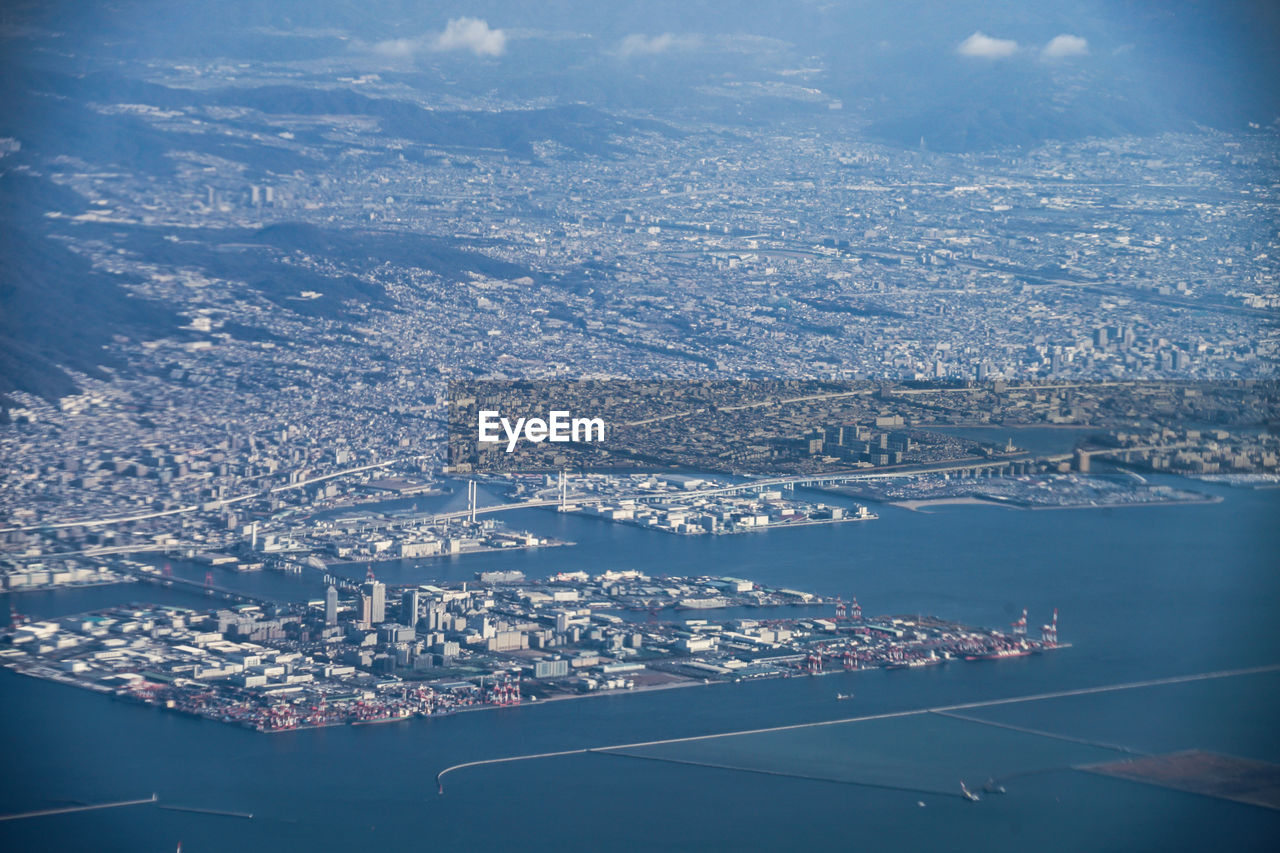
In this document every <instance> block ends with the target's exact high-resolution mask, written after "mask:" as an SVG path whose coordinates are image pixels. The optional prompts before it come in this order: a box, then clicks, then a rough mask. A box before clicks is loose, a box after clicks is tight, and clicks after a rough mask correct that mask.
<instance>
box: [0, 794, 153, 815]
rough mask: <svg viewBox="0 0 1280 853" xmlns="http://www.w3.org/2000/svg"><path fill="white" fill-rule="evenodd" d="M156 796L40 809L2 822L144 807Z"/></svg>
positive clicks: (22, 813)
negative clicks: (127, 807)
mask: <svg viewBox="0 0 1280 853" xmlns="http://www.w3.org/2000/svg"><path fill="white" fill-rule="evenodd" d="M155 801H156V795H155V794H152V795H151V796H150V797H147V798H146V799H143V800H120V801H119V802H115V803H94V804H91V805H85V806H64V807H62V808H56V809H40V810H38V811H34V812H20V813H18V814H7V815H0V821H4V820H26V819H27V818H32V817H48V816H50V815H59V814H73V813H75V812H92V811H97V810H98V809H119V808H124V807H125V806H142V805H146V804H148V803H154V802H155Z"/></svg>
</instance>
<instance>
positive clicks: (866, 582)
mask: <svg viewBox="0 0 1280 853" xmlns="http://www.w3.org/2000/svg"><path fill="white" fill-rule="evenodd" d="M1170 481H1171V482H1182V481H1178V480H1175V479H1172V478H1171V479H1170ZM1197 488H1201V489H1203V490H1205V491H1209V492H1211V493H1213V494H1217V495H1221V496H1222V497H1223V501H1222V502H1221V503H1217V504H1208V505H1200V506H1167V507H1152V508H1146V509H1144V510H1143V511H1141V512H1136V511H1129V510H1109V509H1100V510H1096V511H1094V512H1070V513H1062V512H1041V513H1009V512H1007V511H1003V510H1000V509H997V508H992V507H982V506H955V507H945V508H937V509H935V510H934V511H932V512H930V513H927V514H922V513H912V512H909V511H906V510H901V509H898V508H895V507H888V506H885V507H880V508H878V511H879V513H880V515H881V518H880V520H879V521H877V522H875V523H873V524H867V525H822V526H814V527H807V528H803V529H797V530H777V531H768V532H766V533H765V534H763V535H760V536H752V537H694V538H686V537H670V536H659V535H657V534H655V533H652V532H649V531H643V530H639V529H635V528H629V527H625V526H620V525H611V524H607V523H603V522H600V521H597V520H593V519H583V518H572V517H567V516H564V515H561V514H556V513H553V512H544V511H539V510H529V511H524V512H521V513H517V514H515V516H516V517H515V518H513V520H512V524H513V525H516V526H520V527H527V528H528V529H530V530H534V531H535V532H537V533H538V534H539V535H549V536H554V537H556V538H561V539H568V540H571V541H575V542H578V543H579V545H578V546H576V547H573V548H557V549H547V550H541V551H540V550H536V549H535V550H529V551H522V552H520V553H515V554H491V555H490V554H486V555H472V556H466V557H462V558H448V559H444V560H432V561H417V562H418V563H419V565H418V566H416V567H415V565H413V564H412V563H405V564H400V565H390V564H389V565H386V566H383V567H382V568H381V570H380V572H379V576H380V577H381V578H383V579H384V580H386V581H387V582H388V583H406V582H410V581H425V580H428V579H430V578H433V577H444V578H447V579H454V580H469V579H472V578H473V577H474V574H475V573H476V572H479V571H484V570H491V569H519V570H522V571H524V572H525V573H526V574H527V575H529V576H530V577H535V576H545V575H546V574H549V573H552V572H554V571H561V570H566V571H571V570H577V569H582V570H586V571H600V570H604V569H625V568H639V569H642V570H649V571H657V569H655V568H654V567H661V571H664V572H671V573H686V572H687V573H690V574H692V573H695V572H715V573H721V574H732V575H734V576H739V577H746V578H751V579H753V580H757V581H760V582H762V583H767V584H778V585H788V586H799V587H801V588H806V589H813V590H817V591H821V592H822V593H824V594H831V595H835V594H842V595H844V596H845V597H846V598H848V597H849V596H851V595H857V596H858V598H859V599H860V601H861V602H862V604H863V606H864V607H865V608H869V609H870V610H871V611H873V612H914V611H916V610H921V611H923V612H925V613H932V614H936V615H938V616H941V617H943V618H948V619H955V620H957V621H964V622H967V623H970V624H984V625H992V626H994V627H1004V626H1005V625H1007V623H1008V622H1009V621H1012V619H1013V618H1015V617H1016V615H1017V613H1018V612H1020V610H1021V608H1022V607H1024V606H1025V607H1028V608H1029V609H1030V611H1031V618H1032V620H1033V625H1038V624H1039V621H1045V620H1046V619H1047V617H1048V616H1049V614H1050V611H1051V609H1052V608H1053V607H1058V608H1060V610H1061V613H1062V639H1063V640H1064V641H1065V642H1070V643H1072V644H1073V645H1072V648H1070V649H1066V650H1063V651H1060V652H1058V653H1055V654H1053V655H1047V656H1040V657H1031V658H1020V659H1015V660H1006V661H999V662H989V663H983V664H963V665H949V666H943V667H932V668H928V669H925V670H918V671H897V672H863V673H855V674H848V675H846V674H836V675H832V676H828V677H823V678H800V679H786V680H780V681H772V682H759V683H744V684H727V685H716V686H711V687H708V688H707V689H705V690H676V691H655V692H647V693H643V694H623V695H616V696H601V697H598V698H596V699H594V700H592V701H590V702H557V703H548V704H539V703H534V704H532V705H525V706H523V707H519V708H510V709H501V710H496V711H494V712H492V713H486V714H462V715H458V716H456V717H449V718H443V719H435V720H425V721H412V722H406V723H400V724H395V725H384V726H366V727H357V728H351V727H345V728H338V729H322V730H313V731H305V732H295V733H290V734H282V735H278V736H274V737H271V738H262V737H261V736H258V735H255V734H254V733H252V732H249V731H242V730H238V729H233V728H230V727H226V726H220V725H218V724H215V723H212V722H207V721H201V720H194V719H190V718H184V717H179V716H176V715H171V714H166V713H164V712H162V711H159V710H156V709H148V708H143V707H139V706H133V705H128V704H124V703H119V702H113V701H110V700H109V699H106V698H105V697H102V696H98V695H94V694H90V693H87V692H84V691H79V690H75V689H72V688H68V687H64V686H61V685H57V684H50V683H46V682H40V681H35V680H32V679H25V678H20V677H18V676H15V675H12V674H10V673H7V672H6V673H0V684H3V685H4V686H3V688H0V689H3V691H4V694H5V696H6V702H5V703H3V710H0V714H2V715H3V725H2V726H0V729H2V730H3V731H4V733H5V737H6V739H7V741H6V743H5V752H6V756H7V763H8V766H9V767H10V768H11V772H10V773H9V774H8V775H7V777H6V781H5V783H4V786H5V787H4V792H3V793H4V796H3V800H4V803H5V806H4V808H3V811H4V812H5V813H12V812H19V811H28V810H35V809H39V808H48V807H50V806H51V805H58V804H61V803H66V802H68V801H83V802H91V803H92V802H108V801H114V800H124V799H132V798H138V797H145V796H148V795H149V794H150V793H151V792H152V791H155V792H157V793H158V794H159V795H160V799H161V803H162V804H165V803H169V804H175V805H184V806H195V807H201V808H215V809H227V810H234V811H242V812H251V813H253V814H254V815H255V818H254V819H253V820H234V819H228V818H220V817H214V816H210V815H200V814H194V813H187V812H172V811H162V810H158V809H156V808H154V807H151V806H137V807H130V808H125V809H119V810H102V811H97V812H86V813H79V814H71V815H61V816H52V817H47V818H37V819H32V820H25V821H13V822H8V823H5V824H2V825H0V839H2V840H3V842H4V843H5V845H6V846H12V847H19V846H31V847H37V848H43V849H62V848H72V847H76V846H82V845H79V844H77V843H76V841H75V840H76V839H83V838H84V837H86V836H87V835H89V836H93V837H98V838H102V839H110V840H111V843H109V844H107V846H108V847H116V848H118V849H157V850H160V849H173V846H174V845H175V844H176V842H177V841H178V840H182V841H183V849H184V850H201V849H226V848H228V847H236V848H238V849H242V850H267V849H300V848H303V847H310V848H312V849H352V848H360V847H366V846H369V845H371V844H379V845H393V846H407V847H411V848H412V847H414V846H418V845H420V844H424V843H429V844H431V845H432V846H443V847H445V848H451V847H458V846H462V845H463V844H466V843H469V844H471V845H473V846H478V847H482V848H487V847H491V846H492V847H496V846H499V845H502V844H519V845H521V846H522V847H524V848H526V849H553V848H556V847H559V846H561V845H564V844H568V845H571V846H578V847H581V846H593V845H594V846H609V847H611V848H613V849H628V848H630V849H654V848H656V847H666V848H667V849H672V848H675V849H679V848H682V847H683V848H687V849H692V848H696V847H731V846H737V847H740V848H743V849H763V848H770V847H771V848H773V849H788V848H791V847H794V846H796V844H797V843H833V844H846V843H847V844H853V843H860V842H862V843H889V844H894V845H903V846H906V847H908V848H912V849H915V848H927V847H932V848H939V847H947V848H949V849H974V850H1002V849H1015V848H1023V847H1025V846H1027V845H1030V844H1035V845H1036V846H1038V847H1040V848H1047V849H1071V848H1076V849H1090V850H1093V849H1135V848H1149V847H1157V846H1164V847H1166V848H1168V849H1176V848H1178V847H1180V846H1183V847H1185V846H1188V845H1191V844H1194V841H1192V839H1195V838H1203V837H1205V833H1206V832H1208V833H1210V834H1212V835H1214V836H1215V837H1216V838H1217V839H1219V841H1220V842H1221V843H1222V844H1223V845H1225V846H1226V847H1229V848H1235V849H1248V848H1250V847H1252V848H1256V849H1267V848H1269V847H1270V840H1271V839H1272V838H1274V837H1275V835H1276V833H1277V831H1280V818H1277V816H1276V815H1275V814H1274V813H1271V812H1267V811H1265V810H1263V809H1259V808H1256V807H1249V806H1244V805H1240V804H1236V803H1228V802H1223V801H1217V800H1210V799H1207V798H1202V797H1197V796H1193V795H1190V794H1183V793H1178V792H1174V791H1167V790H1161V789H1156V788H1149V787H1146V786H1140V785H1137V784H1134V783H1132V782H1126V781H1123V780H1118V779H1110V778H1105V777H1100V776H1094V775H1087V774H1083V773H1077V772H1072V771H1068V770H1061V769H1059V770H1058V771H1055V772H1045V773H1040V774H1036V775H1030V776H1026V777H1022V778H1020V779H1019V780H1017V781H1015V782H1013V783H1010V784H1009V793H1008V795H1006V796H1003V797H1000V796H990V797H986V798H985V799H984V800H983V802H981V803H977V804H972V803H966V802H963V801H962V800H960V799H959V798H958V797H955V796H954V795H952V794H946V795H943V794H938V795H927V794H915V793H909V792H905V791H893V790H885V789H880V788H872V787H863V786H853V785H848V784H836V783H832V782H821V781H815V780H811V779H800V778H790V777H787V778H783V777H777V776H770V775H761V774H759V773H746V772H738V771H728V770H717V769H711V768H704V767H703V768H700V767H692V766H689V765H686V764H673V763H669V762H659V761H652V760H636V759H633V758H624V757H619V756H616V755H603V754H585V755H576V756H566V757H563V758H552V759H547V760H543V761H531V762H522V763H519V764H515V765H497V766H491V767H482V768H474V769H471V770H466V771H462V772H459V773H458V774H456V775H453V776H451V777H450V780H449V786H448V791H447V793H446V794H445V795H444V796H443V797H441V796H438V795H437V794H436V792H435V784H434V775H435V773H437V772H438V771H439V770H441V769H443V768H444V767H447V766H449V765H452V764H456V763H460V762H465V761H471V760H476V759H483V758H492V757H501V756H505V755H517V754H523V753H529V752H541V751H554V750H559V749H573V748H582V747H599V746H602V745H608V744H617V743H633V742H637V741H646V740H654V739H663V738H671V737H681V736H687V735H696V734H708V733H716V732H723V731H734V730H741V729H751V728H760V727H767V726H774V725H783V724H789V723H797V722H809V721H814V720H821V719H838V718H846V717H850V716H857V715H863V714H874V713H884V712H891V711H900V710H908V709H914V708H923V707H930V706H936V705H944V704H953V703H960V702H966V701H985V700H990V699H993V698H1000V697H1010V696H1019V695H1027V694H1035V693H1042V692H1052V691H1059V690H1069V689H1074V688H1081V687H1091V686H1098V685H1105V684H1112V683H1117V682H1124V681H1133V680H1143V679H1151V678H1160V677H1167V676H1176V675H1185V674H1189V673H1196V672H1208V671H1213V670H1219V669H1231V668H1240V667H1248V666H1260V665H1266V664H1271V663H1275V662H1277V661H1280V630H1278V629H1277V627H1276V625H1275V622H1274V613H1275V611H1276V605H1277V602H1278V601H1280V581H1278V580H1277V578H1276V575H1275V572H1274V554H1275V553H1276V552H1277V548H1278V547H1280V532H1278V531H1277V530H1276V525H1275V523H1274V521H1275V518H1276V517H1277V510H1278V509H1280V493H1277V492H1275V491H1272V490H1264V491H1255V490H1245V489H1231V488H1228V487H1224V486H1218V485H1206V484H1197ZM184 570H185V569H183V568H182V567H181V566H175V573H177V572H180V571H184ZM191 571H193V572H194V571H196V567H192V568H191ZM356 574H359V573H358V572H353V575H356ZM202 575H203V569H200V575H199V576H202ZM220 580H223V578H220ZM225 580H226V582H227V583H238V584H242V585H243V586H244V588H246V589H249V590H250V591H255V592H259V593H270V594H275V595H280V596H282V597H284V596H289V597H292V596H298V595H303V596H315V595H317V594H318V592H319V590H320V588H321V587H320V585H319V579H318V577H316V578H313V577H311V576H309V575H302V576H292V575H278V574H274V573H265V572H264V573H258V574H254V575H243V576H238V577H232V576H231V575H230V574H228V575H227V576H226V577H225ZM139 597H142V598H146V599H151V600H158V601H164V600H166V598H170V599H171V600H172V603H182V604H186V605H188V606H195V607H199V606H201V604H202V602H204V601H207V599H205V598H204V597H203V596H200V595H192V594H190V593H183V592H179V591H177V590H173V589H164V588H157V587H150V586H142V585H136V584H134V585H129V586H127V587H98V588H93V589H82V590H67V591H53V592H43V593H27V594H23V595H22V596H20V597H19V599H18V601H19V609H20V610H22V611H23V612H28V613H31V614H33V615H37V616H49V615H57V613H58V612H64V613H65V612H75V611H82V610H86V609H92V608H95V607H102V606H108V605H110V604H112V603H117V602H121V601H128V600H133V599H137V598H139ZM698 615H699V616H701V615H703V614H698ZM1036 620H1039V621H1036ZM837 692H844V693H850V692H852V693H854V694H855V697H854V699H853V700H852V701H846V702H836V701H835V699H834V696H835V694H836V693H837ZM1277 707H1280V677H1277V676H1276V675H1252V676H1242V677H1239V678H1229V679H1219V680H1215V681H1205V682H1193V683H1186V684H1177V685H1167V686H1161V687H1153V688H1148V689H1142V690H1134V691H1126V692H1122V693H1113V694H1105V695H1102V696H1080V697H1070V698H1063V699H1056V700H1052V701H1045V702H1037V703H1032V704H1026V705H1008V706H1000V707H996V708H989V709H984V710H982V711H981V712H973V713H974V714H975V715H980V716H982V717H984V718H988V719H992V720H1000V721H1005V722H1009V723H1013V724H1016V725H1020V726H1026V727H1030V728H1035V729H1040V730H1045V731H1051V732H1058V733H1066V734H1072V735H1077V736H1080V737H1089V738H1094V739H1098V740H1103V741H1108V742H1113V743H1120V744H1124V745H1126V746H1130V747H1133V748H1135V749H1139V750H1144V751H1171V750H1176V749H1187V748H1204V749H1212V750H1217V751H1221V752H1226V753H1229V754H1235V755H1240V756H1243V757H1249V758H1255V759H1261V760H1268V761H1280V737H1277V735H1276V733H1275V731H1274V726H1273V719H1274V711H1275V709H1276V708H1277ZM873 726H874V728H872V727H873ZM104 733H110V734H109V735H105V734H104ZM729 744H731V745H732V750H731V754H730V755H728V756H725V755H723V754H722V755H719V756H715V757H717V758H720V759H726V758H727V759H729V760H725V761H723V762H722V763H730V764H734V765H735V766H744V767H747V768H749V769H765V770H775V771H776V770H778V769H784V770H787V771H794V772H797V773H801V774H802V775H803V774H805V773H808V774H809V775H814V776H826V777H833V778H840V779H847V780H853V781H859V780H860V781H863V782H870V783H873V784H875V783H881V784H901V785H903V786H904V787H916V788H923V789H936V790H938V791H944V790H949V791H952V792H954V791H955V790H958V788H957V784H956V783H957V782H958V781H959V778H961V776H960V774H961V773H963V774H964V777H963V778H967V779H969V781H970V782H972V783H976V784H981V783H982V782H983V781H984V780H985V778H986V775H998V774H1001V773H1008V772H1022V771H1024V770H1028V769H1041V770H1044V769H1048V768H1063V767H1066V766H1067V765H1069V764H1076V763H1088V762H1090V761H1097V760H1100V758H1099V755H1098V752H1097V751H1096V750H1092V749H1089V748H1085V747H1079V748H1077V747H1071V748H1063V747H1062V746H1061V745H1060V744H1058V743H1057V742H1056V741H1048V740H1044V739H1041V738H1036V737H1032V736H1028V735H1022V734H1017V733H1013V732H1006V731H997V730H994V729H990V728H989V727H986V726H980V725H976V724H974V723H970V722H965V721H961V720H953V719H946V718H940V717H937V716H936V715H926V716H923V717H913V718H909V719H902V720H896V721H885V722H876V723H857V724H848V725H842V726H830V727H823V728H820V729H805V730H799V731H795V732H787V733H780V734H778V735H769V736H759V737H745V738H735V739H732V740H731V741H730V742H729ZM721 748H722V749H723V748H726V747H725V746H722V747H721ZM174 756H181V760H175V759H174ZM1111 756H1113V757H1114V753H1112V754H1111ZM665 757H674V758H677V759H680V760H696V759H698V758H705V757H707V756H706V755H698V754H697V753H696V752H689V751H683V750H682V751H679V752H677V753H676V754H674V755H668V756H665ZM818 759H821V760H822V761H823V762H826V764H825V765H824V766H815V764H814V762H815V761H816V760H818ZM918 801H924V802H925V803H926V807H925V808H921V807H919V806H918V805H917V802H918ZM495 810H500V811H503V812H509V813H510V814H511V815H512V819H511V820H509V821H494V820H492V816H493V814H494V813H495ZM659 819H660V820H661V822H662V825H663V827H664V829H663V830H662V831H661V832H660V833H659V834H657V835H653V834H648V835H646V834H645V833H646V832H648V833H652V826H653V823H654V821H655V820H659ZM1193 828H1194V829H1195V830H1197V831H1196V832H1194V833H1193V832H1192V829H1193Z"/></svg>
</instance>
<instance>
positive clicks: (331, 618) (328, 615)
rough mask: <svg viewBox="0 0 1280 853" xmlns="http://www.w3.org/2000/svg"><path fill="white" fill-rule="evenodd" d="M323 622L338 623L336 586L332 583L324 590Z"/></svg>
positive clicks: (328, 623) (327, 623)
mask: <svg viewBox="0 0 1280 853" xmlns="http://www.w3.org/2000/svg"><path fill="white" fill-rule="evenodd" d="M324 624H326V625H337V624H338V588H337V587H335V586H334V585H333V584H329V588H328V589H326V590H325V591H324Z"/></svg>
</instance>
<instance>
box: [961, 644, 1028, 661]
mask: <svg viewBox="0 0 1280 853" xmlns="http://www.w3.org/2000/svg"><path fill="white" fill-rule="evenodd" d="M1031 652H1032V649H1024V648H1022V647H1020V646H1017V647H1014V648H1011V649H996V650H995V651H991V652H985V653H983V654H980V655H965V657H964V659H965V660H1003V659H1004V658H1020V657H1026V656H1027V655H1029V654H1031Z"/></svg>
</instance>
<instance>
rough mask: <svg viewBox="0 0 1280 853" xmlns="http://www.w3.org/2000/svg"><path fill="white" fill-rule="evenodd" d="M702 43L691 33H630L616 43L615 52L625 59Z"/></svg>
mask: <svg viewBox="0 0 1280 853" xmlns="http://www.w3.org/2000/svg"><path fill="white" fill-rule="evenodd" d="M700 44H702V39H700V38H699V37H698V36H691V35H674V34H672V33H663V34H662V35H660V36H646V35H641V34H640V33H632V34H631V35H629V36H627V37H626V38H624V39H623V40H622V41H621V42H619V44H618V50H617V54H618V56H621V57H622V58H624V59H626V58H629V57H632V56H653V55H654V54H658V53H666V52H667V51H669V50H691V49H693V48H696V47H698V46H699V45H700Z"/></svg>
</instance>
